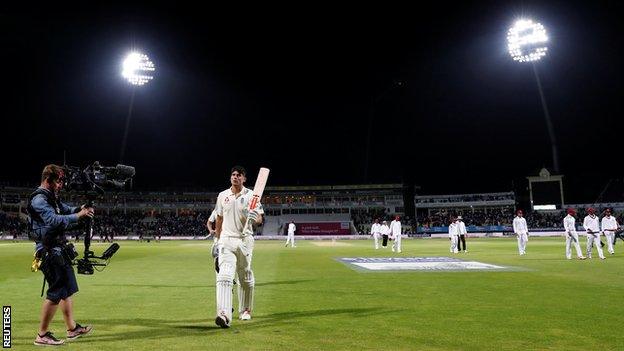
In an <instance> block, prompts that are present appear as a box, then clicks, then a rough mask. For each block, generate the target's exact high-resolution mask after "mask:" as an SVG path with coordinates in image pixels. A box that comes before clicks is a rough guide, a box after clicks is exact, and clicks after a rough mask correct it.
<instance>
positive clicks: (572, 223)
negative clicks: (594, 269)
mask: <svg viewBox="0 0 624 351" xmlns="http://www.w3.org/2000/svg"><path fill="white" fill-rule="evenodd" d="M563 229H564V230H565V232H566V258H567V259H568V260H569V259H571V258H572V250H571V248H570V244H574V248H575V249H576V257H583V254H582V252H581V245H579V239H578V233H576V218H574V216H571V215H567V216H565V218H564V219H563Z"/></svg>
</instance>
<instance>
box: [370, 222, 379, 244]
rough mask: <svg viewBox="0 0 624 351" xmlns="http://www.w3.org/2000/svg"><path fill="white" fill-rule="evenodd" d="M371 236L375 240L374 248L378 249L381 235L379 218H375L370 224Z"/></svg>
mask: <svg viewBox="0 0 624 351" xmlns="http://www.w3.org/2000/svg"><path fill="white" fill-rule="evenodd" d="M370 234H371V236H372V237H373V240H375V250H377V249H379V238H380V237H381V224H379V219H378V218H375V223H373V225H371V232H370Z"/></svg>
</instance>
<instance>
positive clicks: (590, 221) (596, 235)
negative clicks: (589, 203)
mask: <svg viewBox="0 0 624 351" xmlns="http://www.w3.org/2000/svg"><path fill="white" fill-rule="evenodd" d="M595 212H596V211H595V210H594V209H593V208H591V207H590V208H588V209H587V213H588V215H587V216H585V219H583V228H585V231H586V232H587V258H592V246H593V244H596V249H597V250H598V256H599V257H600V259H601V260H604V259H605V257H604V254H603V253H602V247H601V246H600V228H599V227H598V217H597V216H596V213H595Z"/></svg>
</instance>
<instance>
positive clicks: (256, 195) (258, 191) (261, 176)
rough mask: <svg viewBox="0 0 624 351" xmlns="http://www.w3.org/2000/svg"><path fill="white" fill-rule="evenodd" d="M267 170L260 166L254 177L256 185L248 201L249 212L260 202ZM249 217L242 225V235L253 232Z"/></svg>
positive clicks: (267, 173)
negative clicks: (256, 175) (243, 225)
mask: <svg viewBox="0 0 624 351" xmlns="http://www.w3.org/2000/svg"><path fill="white" fill-rule="evenodd" d="M269 172H271V171H270V170H269V169H268V168H265V167H262V168H260V171H259V172H258V177H257V178H256V185H254V188H253V197H252V198H251V201H249V207H248V210H249V212H251V211H253V210H255V209H256V207H258V204H259V203H260V199H261V198H262V193H264V188H265V187H266V183H267V180H268V179H269ZM252 224H253V223H251V219H249V218H247V221H246V222H245V227H243V236H246V235H249V234H253V231H252V229H251V228H252Z"/></svg>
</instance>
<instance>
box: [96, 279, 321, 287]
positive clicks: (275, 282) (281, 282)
mask: <svg viewBox="0 0 624 351" xmlns="http://www.w3.org/2000/svg"><path fill="white" fill-rule="evenodd" d="M311 281H313V280H312V279H303V280H280V281H274V282H264V283H256V286H267V285H291V284H299V283H306V282H311ZM93 286H103V287H125V288H196V289H197V288H201V289H206V288H213V289H214V284H212V285H211V284H205V285H165V284H93Z"/></svg>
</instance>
